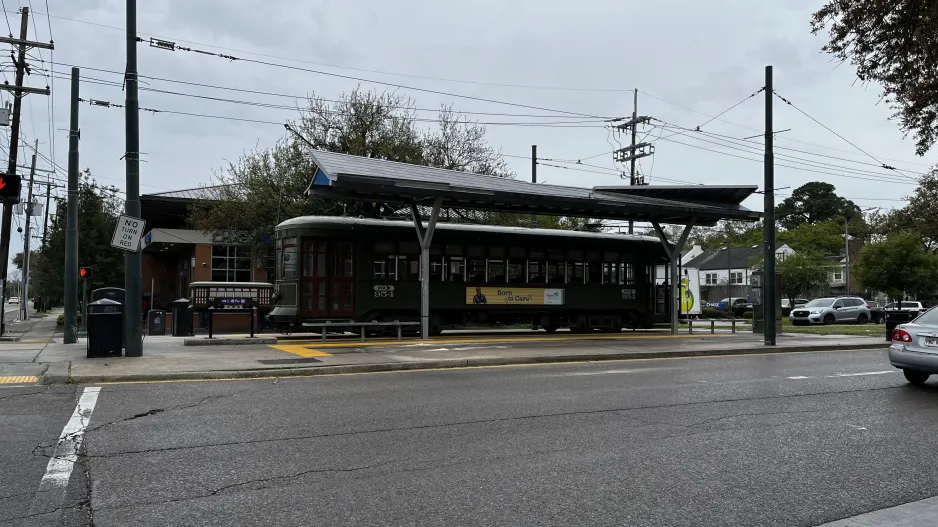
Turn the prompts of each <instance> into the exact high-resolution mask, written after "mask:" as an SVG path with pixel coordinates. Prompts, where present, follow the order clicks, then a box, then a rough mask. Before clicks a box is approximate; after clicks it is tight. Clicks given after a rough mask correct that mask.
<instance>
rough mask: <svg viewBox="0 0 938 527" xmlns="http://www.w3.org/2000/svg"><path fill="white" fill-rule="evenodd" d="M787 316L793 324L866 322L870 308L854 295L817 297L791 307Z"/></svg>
mask: <svg viewBox="0 0 938 527" xmlns="http://www.w3.org/2000/svg"><path fill="white" fill-rule="evenodd" d="M788 318H789V320H791V323H792V325H793V326H806V325H809V324H835V323H845V322H854V323H857V324H866V323H867V322H869V321H870V309H869V308H868V307H866V300H863V299H862V298H859V297H855V296H839V297H828V298H817V299H815V300H812V301H810V302H808V303H807V304H805V305H804V307H799V308H795V309H793V310H792V312H791V316H789V317H788Z"/></svg>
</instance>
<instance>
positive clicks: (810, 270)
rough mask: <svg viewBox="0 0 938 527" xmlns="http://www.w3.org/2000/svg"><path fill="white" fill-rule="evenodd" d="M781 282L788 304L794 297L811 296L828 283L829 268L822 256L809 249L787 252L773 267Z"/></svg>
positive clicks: (792, 302) (793, 303)
mask: <svg viewBox="0 0 938 527" xmlns="http://www.w3.org/2000/svg"><path fill="white" fill-rule="evenodd" d="M775 269H776V272H777V273H778V276H779V281H780V282H781V289H782V293H783V294H785V295H787V296H788V299H789V301H790V302H791V303H790V304H789V305H795V299H796V298H811V297H812V296H814V295H815V294H817V293H818V291H821V290H822V289H825V288H827V287H828V286H829V285H830V269H829V268H828V264H827V262H825V261H824V258H823V257H821V256H819V255H818V254H817V253H812V252H810V251H799V252H796V253H794V254H789V255H788V256H786V257H785V258H784V259H783V260H780V261H779V262H778V264H777V265H776V267H775Z"/></svg>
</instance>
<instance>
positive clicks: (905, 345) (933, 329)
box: [889, 309, 938, 384]
mask: <svg viewBox="0 0 938 527" xmlns="http://www.w3.org/2000/svg"><path fill="white" fill-rule="evenodd" d="M889 362H890V363H892V365H893V366H895V367H896V368H899V369H901V370H902V373H903V374H905V378H906V380H907V381H909V382H910V383H912V384H924V383H925V381H927V380H928V377H929V376H931V374H933V373H938V309H932V310H929V311H928V312H926V313H925V314H923V315H921V316H919V317H918V318H917V319H915V320H914V321H912V322H908V323H906V324H899V325H898V326H896V329H895V330H893V332H892V345H890V346H889Z"/></svg>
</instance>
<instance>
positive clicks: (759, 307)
mask: <svg viewBox="0 0 938 527" xmlns="http://www.w3.org/2000/svg"><path fill="white" fill-rule="evenodd" d="M750 285H751V286H752V332H753V333H755V334H757V335H761V334H763V333H765V324H766V320H765V273H764V272H763V271H755V272H753V273H752V275H751V276H750ZM781 285H782V281H781V279H780V278H779V277H778V275H775V294H776V295H777V297H776V299H775V334H776V335H781V334H782V293H781V290H782V287H781Z"/></svg>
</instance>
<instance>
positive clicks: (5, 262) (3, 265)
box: [0, 7, 29, 335]
mask: <svg viewBox="0 0 938 527" xmlns="http://www.w3.org/2000/svg"><path fill="white" fill-rule="evenodd" d="M28 31H29V8H26V7H24V8H22V16H21V18H20V44H19V46H18V51H19V53H18V55H17V60H16V77H15V82H16V84H15V86H16V88H17V89H16V90H15V91H14V92H13V122H12V123H10V152H9V156H10V162H9V164H8V165H7V174H10V175H13V174H16V154H17V152H18V149H19V142H20V112H21V111H22V108H23V92H22V91H21V90H20V89H19V88H21V87H22V86H23V75H24V73H25V72H26V44H25V41H26V37H27V32H28ZM12 229H13V205H10V204H6V205H4V206H3V219H2V221H0V279H2V280H3V287H2V289H0V301H3V302H5V301H6V296H7V295H6V282H7V273H8V272H9V267H10V237H11V235H12V233H11V231H12ZM3 319H4V312H3V309H0V335H3V334H5V333H6V323H5V322H4V320H3Z"/></svg>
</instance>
